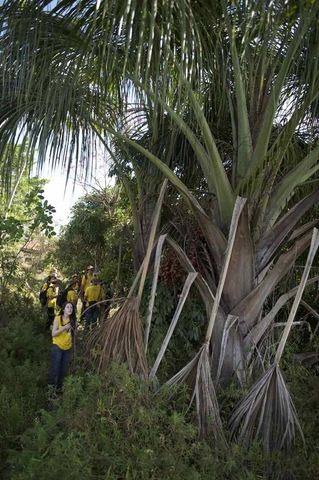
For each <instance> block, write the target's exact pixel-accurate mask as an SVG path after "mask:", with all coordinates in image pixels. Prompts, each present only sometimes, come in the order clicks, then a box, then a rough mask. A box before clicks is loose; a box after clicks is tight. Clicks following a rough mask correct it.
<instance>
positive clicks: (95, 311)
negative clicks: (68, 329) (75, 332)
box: [84, 306, 100, 332]
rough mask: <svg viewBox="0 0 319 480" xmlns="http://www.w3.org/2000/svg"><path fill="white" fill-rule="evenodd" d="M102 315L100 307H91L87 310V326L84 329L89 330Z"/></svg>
mask: <svg viewBox="0 0 319 480" xmlns="http://www.w3.org/2000/svg"><path fill="white" fill-rule="evenodd" d="M99 315H100V309H99V308H98V307H94V306H93V307H91V308H89V309H88V310H87V311H86V312H85V328H84V331H85V332H87V331H88V330H89V328H90V325H92V328H94V327H95V326H96V323H97V319H98V318H99Z"/></svg>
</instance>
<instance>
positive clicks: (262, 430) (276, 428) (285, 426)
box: [229, 228, 319, 452]
mask: <svg viewBox="0 0 319 480" xmlns="http://www.w3.org/2000/svg"><path fill="white" fill-rule="evenodd" d="M318 246H319V232H318V230H317V229H315V228H314V230H313V235H312V240H311V245H310V249H309V253H308V258H307V262H306V266H305V269H304V272H303V275H302V279H301V282H300V285H299V287H298V291H297V294H296V297H295V299H294V302H293V305H292V308H291V311H290V314H289V317H288V320H287V322H286V325H285V329H284V332H283V334H282V337H281V340H280V342H279V345H278V348H277V352H276V355H275V359H274V363H273V365H272V366H271V367H270V368H269V369H268V370H267V371H266V372H265V373H264V374H263V375H262V377H261V379H260V380H258V382H256V383H255V385H254V386H253V387H252V388H251V390H250V391H249V393H248V395H246V396H245V397H244V398H243V399H242V400H241V402H240V403H239V404H238V405H237V406H236V407H235V409H234V410H233V413H232V415H231V417H230V420H229V426H230V431H231V437H237V438H238V441H239V442H240V443H241V444H242V445H244V446H245V447H249V446H250V445H251V443H252V442H253V440H254V439H258V438H261V439H262V441H263V446H264V449H265V451H266V452H268V451H269V450H272V449H276V450H281V449H283V450H286V451H289V450H291V449H292V447H293V445H294V441H295V427H297V429H298V430H299V432H300V434H301V436H302V438H303V433H302V430H301V426H300V423H299V421H298V418H297V414H296V410H295V407H294V405H293V402H292V400H291V397H290V394H289V392H288V389H287V387H286V385H285V381H284V379H283V376H282V374H281V372H280V368H279V362H280V360H281V357H282V354H283V351H284V348H285V345H286V342H287V338H288V335H289V332H290V330H291V326H292V324H293V320H294V317H295V315H296V312H297V308H298V306H299V303H300V300H301V296H302V293H303V291H304V289H305V286H306V283H307V279H308V275H309V272H310V268H311V265H312V262H313V259H314V256H315V254H316V252H317V249H318Z"/></svg>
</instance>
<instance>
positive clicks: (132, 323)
mask: <svg viewBox="0 0 319 480" xmlns="http://www.w3.org/2000/svg"><path fill="white" fill-rule="evenodd" d="M105 326H106V328H104V329H103V328H101V329H100V331H99V336H100V342H99V343H100V345H103V348H102V349H101V350H100V361H99V366H98V370H99V371H105V370H106V368H107V367H108V365H109V363H110V361H112V360H116V361H117V362H119V363H127V365H128V367H129V370H130V372H131V373H141V374H142V375H143V376H144V377H147V364H146V358H145V354H144V342H143V333H142V326H141V322H140V318H139V299H138V298H137V297H131V298H127V299H126V300H125V302H124V303H123V305H122V306H121V307H120V308H119V310H117V311H116V312H115V314H114V315H113V316H112V317H111V318H110V319H109V320H107V321H106V323H105Z"/></svg>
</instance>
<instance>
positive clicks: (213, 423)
mask: <svg viewBox="0 0 319 480" xmlns="http://www.w3.org/2000/svg"><path fill="white" fill-rule="evenodd" d="M245 203H246V199H244V198H240V197H237V199H236V202H235V206H234V210H233V215H232V220H231V225H230V231H229V236H228V243H227V249H226V252H225V256H224V262H223V266H222V270H221V275H220V279H219V283H218V287H217V291H216V296H215V299H214V304H213V308H212V311H211V315H210V319H209V323H208V327H207V332H206V336H205V341H204V343H203V346H202V347H201V349H200V350H199V352H198V353H197V354H196V355H195V357H194V358H193V359H192V360H191V361H190V362H189V363H188V364H187V365H186V366H185V367H184V368H183V369H182V370H181V371H179V372H178V373H177V374H176V375H174V377H173V378H171V379H170V380H169V381H168V382H167V383H166V385H167V386H169V387H172V386H180V385H183V384H186V385H188V387H189V388H190V390H191V391H192V398H191V404H192V403H193V400H194V399H195V400H196V411H197V419H198V428H199V436H200V437H204V436H207V435H208V434H210V433H213V434H214V437H215V439H216V440H217V441H219V442H220V443H221V444H226V439H225V435H224V432H223V427H222V421H221V419H220V414H219V407H218V401H217V397H216V392H215V388H214V384H213V381H212V377H211V359H210V355H209V344H210V340H211V336H212V332H213V328H214V323H215V319H216V315H217V311H218V309H219V308H220V307H219V303H220V298H221V295H222V291H223V288H224V284H225V279H226V275H227V271H228V266H229V263H230V259H231V255H232V251H233V246H234V242H235V238H236V233H237V226H238V221H239V218H240V215H241V213H242V211H243V208H244V205H245Z"/></svg>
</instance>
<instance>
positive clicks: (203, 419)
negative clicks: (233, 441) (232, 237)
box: [166, 342, 226, 444]
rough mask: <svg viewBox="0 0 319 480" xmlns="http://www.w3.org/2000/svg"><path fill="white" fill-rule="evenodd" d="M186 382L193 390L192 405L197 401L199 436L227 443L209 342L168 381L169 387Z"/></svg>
mask: <svg viewBox="0 0 319 480" xmlns="http://www.w3.org/2000/svg"><path fill="white" fill-rule="evenodd" d="M184 384H186V385H188V387H189V389H190V390H191V391H192V392H193V394H192V398H191V402H190V405H191V404H192V403H193V401H194V400H195V402H196V413H197V422H198V431H199V437H200V438H203V437H206V438H207V436H208V435H213V436H214V439H215V441H216V442H219V443H220V442H222V444H226V438H225V434H224V429H223V424H222V421H221V419H220V415H219V406H218V401H217V397H216V392H215V388H214V384H213V381H212V376H211V362H210V355H209V342H205V343H204V345H202V347H201V349H200V350H199V352H198V353H197V354H196V356H195V357H194V358H193V359H192V360H191V361H190V362H189V363H188V364H187V365H186V366H185V367H184V368H183V369H182V370H180V371H179V372H178V373H177V374H176V375H175V376H174V377H172V378H171V379H170V380H169V381H168V382H167V383H166V385H167V386H168V387H170V386H175V387H176V386H177V387H178V386H182V385H184Z"/></svg>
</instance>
